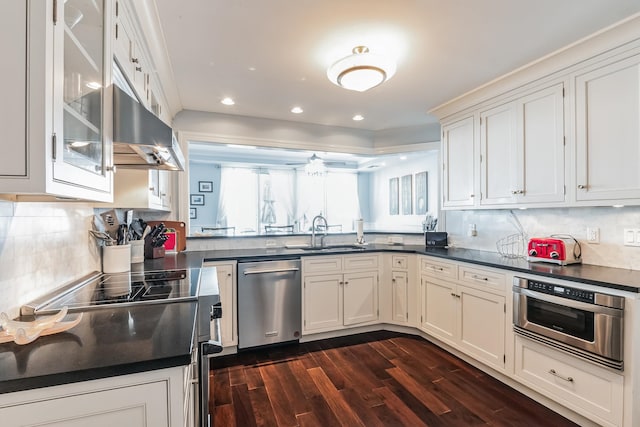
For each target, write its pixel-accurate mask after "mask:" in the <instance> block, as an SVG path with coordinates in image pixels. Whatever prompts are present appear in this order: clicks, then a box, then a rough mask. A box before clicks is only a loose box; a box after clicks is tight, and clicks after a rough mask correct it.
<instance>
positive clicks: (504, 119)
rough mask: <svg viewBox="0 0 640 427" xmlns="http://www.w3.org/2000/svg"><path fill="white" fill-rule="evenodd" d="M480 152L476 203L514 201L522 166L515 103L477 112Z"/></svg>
mask: <svg viewBox="0 0 640 427" xmlns="http://www.w3.org/2000/svg"><path fill="white" fill-rule="evenodd" d="M480 152H481V153H482V155H481V162H480V185H481V188H482V191H481V198H480V204H481V205H495V204H504V203H513V202H515V195H516V192H515V188H516V187H517V182H518V173H519V171H520V169H521V166H522V165H521V164H520V162H519V159H518V153H517V142H516V106H515V103H513V102H510V103H508V104H505V105H500V106H499V107H495V108H492V109H490V110H486V111H482V112H480Z"/></svg>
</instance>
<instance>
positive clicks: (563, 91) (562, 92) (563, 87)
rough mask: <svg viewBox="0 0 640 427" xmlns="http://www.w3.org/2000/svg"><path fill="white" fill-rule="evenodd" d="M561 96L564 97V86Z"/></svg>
mask: <svg viewBox="0 0 640 427" xmlns="http://www.w3.org/2000/svg"><path fill="white" fill-rule="evenodd" d="M562 97H563V98H564V87H563V88H562Z"/></svg>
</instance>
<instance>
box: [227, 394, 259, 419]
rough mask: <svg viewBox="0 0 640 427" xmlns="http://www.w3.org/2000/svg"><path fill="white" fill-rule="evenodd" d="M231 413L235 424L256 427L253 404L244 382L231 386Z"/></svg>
mask: <svg viewBox="0 0 640 427" xmlns="http://www.w3.org/2000/svg"><path fill="white" fill-rule="evenodd" d="M231 395H232V397H233V413H234V418H235V420H236V425H237V426H242V427H257V424H256V418H255V416H254V409H253V405H252V404H251V398H250V397H249V390H248V389H247V385H246V384H241V385H236V386H233V387H231Z"/></svg>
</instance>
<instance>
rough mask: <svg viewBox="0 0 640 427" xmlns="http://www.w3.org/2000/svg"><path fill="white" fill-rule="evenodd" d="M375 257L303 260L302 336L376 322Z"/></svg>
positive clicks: (376, 268)
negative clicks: (303, 334)
mask: <svg viewBox="0 0 640 427" xmlns="http://www.w3.org/2000/svg"><path fill="white" fill-rule="evenodd" d="M378 257H379V255H378V254H367V255H343V256H322V257H320V256H317V257H310V258H304V259H303V291H302V300H303V301H302V315H303V327H302V328H303V333H306V334H309V333H317V332H329V331H332V330H337V329H342V328H344V327H347V326H352V325H361V324H365V323H370V322H377V321H378V315H379V311H378V282H379V272H378V265H379V262H378ZM358 269H361V270H362V271H357V270H358ZM320 271H324V272H325V273H324V274H319V272H320Z"/></svg>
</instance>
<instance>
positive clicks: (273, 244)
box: [265, 239, 278, 248]
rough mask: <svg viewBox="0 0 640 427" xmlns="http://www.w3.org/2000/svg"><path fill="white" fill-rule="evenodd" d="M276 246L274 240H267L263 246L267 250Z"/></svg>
mask: <svg viewBox="0 0 640 427" xmlns="http://www.w3.org/2000/svg"><path fill="white" fill-rule="evenodd" d="M277 244H278V243H277V242H276V241H275V240H274V239H269V240H267V242H266V245H265V246H266V247H268V248H275V247H276V245H277Z"/></svg>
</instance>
